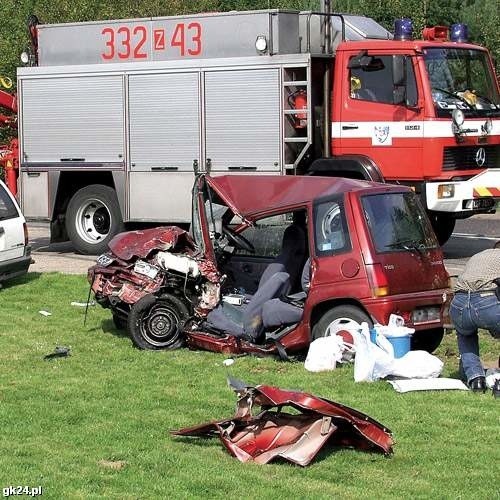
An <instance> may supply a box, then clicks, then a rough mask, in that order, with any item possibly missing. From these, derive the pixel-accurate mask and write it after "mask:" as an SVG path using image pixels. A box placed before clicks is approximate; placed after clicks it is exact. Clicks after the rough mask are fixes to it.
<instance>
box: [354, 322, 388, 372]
mask: <svg viewBox="0 0 500 500" xmlns="http://www.w3.org/2000/svg"><path fill="white" fill-rule="evenodd" d="M379 337H380V338H379ZM354 348H355V350H356V357H355V358H354V381H355V382H373V381H375V380H378V379H379V378H383V377H386V376H387V375H389V374H390V373H391V370H392V364H393V362H394V350H393V348H392V345H391V343H390V342H389V341H388V340H387V339H386V338H385V337H383V336H381V335H380V336H378V337H377V343H376V344H374V343H373V342H372V341H371V340H370V331H369V329H368V325H367V324H366V323H362V324H361V329H360V331H358V332H356V334H355V338H354Z"/></svg>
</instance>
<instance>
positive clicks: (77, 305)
mask: <svg viewBox="0 0 500 500" xmlns="http://www.w3.org/2000/svg"><path fill="white" fill-rule="evenodd" d="M71 305H72V306H75V307H93V306H95V300H91V301H90V302H75V301H73V302H71Z"/></svg>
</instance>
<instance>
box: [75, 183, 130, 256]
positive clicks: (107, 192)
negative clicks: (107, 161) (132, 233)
mask: <svg viewBox="0 0 500 500" xmlns="http://www.w3.org/2000/svg"><path fill="white" fill-rule="evenodd" d="M66 230H67V232H68V236H69V238H70V240H71V241H72V243H73V246H74V247H75V250H76V251H77V252H79V253H82V254H86V255H98V254H101V253H103V252H106V251H107V249H108V243H109V242H110V240H111V239H112V238H113V237H114V236H115V235H117V234H118V233H120V232H121V231H123V230H124V225H123V219H122V214H121V210H120V206H119V204H118V199H117V197H116V192H115V190H114V189H113V188H111V187H109V186H104V185H102V184H91V185H90V186H85V187H83V188H82V189H80V190H78V191H77V192H76V193H75V195H74V196H73V197H72V198H71V200H70V202H69V204H68V209H67V211H66Z"/></svg>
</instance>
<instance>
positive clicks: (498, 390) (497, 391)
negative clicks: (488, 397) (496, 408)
mask: <svg viewBox="0 0 500 500" xmlns="http://www.w3.org/2000/svg"><path fill="white" fill-rule="evenodd" d="M492 390H493V396H495V399H496V398H500V379H497V380H495V383H494V384H493V389H492Z"/></svg>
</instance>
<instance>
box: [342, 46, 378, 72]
mask: <svg viewBox="0 0 500 500" xmlns="http://www.w3.org/2000/svg"><path fill="white" fill-rule="evenodd" d="M372 59H373V57H372V56H369V55H368V53H367V51H366V50H362V51H361V52H360V53H359V54H357V55H356V56H354V57H353V58H352V59H350V60H349V63H348V64H347V68H348V69H361V68H366V67H368V66H370V64H371V62H372Z"/></svg>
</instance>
